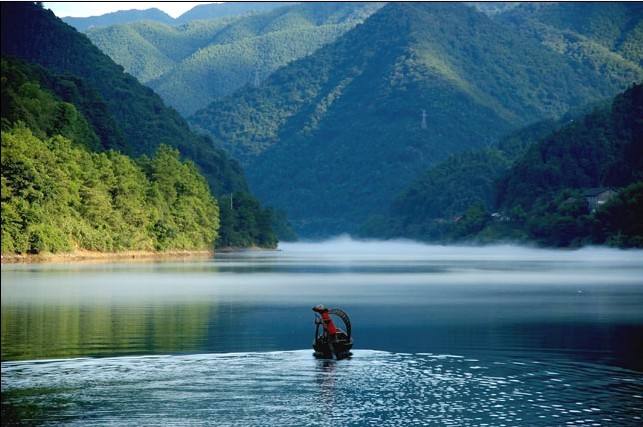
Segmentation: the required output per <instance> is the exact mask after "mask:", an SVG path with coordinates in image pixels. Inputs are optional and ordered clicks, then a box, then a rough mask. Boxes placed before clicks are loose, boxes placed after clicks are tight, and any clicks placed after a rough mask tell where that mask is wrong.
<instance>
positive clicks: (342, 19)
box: [86, 2, 382, 115]
mask: <svg viewBox="0 0 643 427" xmlns="http://www.w3.org/2000/svg"><path fill="white" fill-rule="evenodd" d="M278 4H279V5H281V7H279V8H276V9H274V7H275V4H272V7H271V8H270V9H273V10H269V11H265V10H264V12H263V13H258V12H253V13H246V14H241V15H235V16H231V17H226V18H221V17H217V18H210V19H203V17H205V16H212V14H211V13H210V14H208V13H205V12H207V11H215V10H217V9H219V8H221V7H223V6H226V4H223V5H216V6H215V5H202V6H197V7H196V8H194V9H193V10H192V11H190V12H188V13H186V15H189V16H193V17H194V18H193V20H190V21H188V22H186V23H184V24H182V25H178V26H177V25H175V24H174V23H165V22H157V21H154V20H138V21H136V22H131V23H123V24H118V25H111V26H107V27H95V28H89V29H87V31H86V34H87V36H88V37H89V38H90V40H91V41H92V42H93V43H94V44H95V45H96V46H98V47H99V48H100V49H101V50H102V51H103V52H105V53H106V54H107V55H109V56H110V57H111V58H112V59H114V61H116V62H117V63H119V64H120V65H122V66H123V67H124V68H125V71H127V72H128V73H130V74H132V75H133V76H135V77H136V78H137V79H138V80H139V81H140V82H142V83H144V84H145V85H147V86H149V87H150V88H152V89H153V90H154V91H155V92H157V93H158V94H159V95H161V97H162V98H163V100H164V101H165V102H166V103H167V104H168V105H170V106H172V107H174V108H176V109H177V110H178V111H179V112H180V113H182V114H184V115H189V114H192V113H194V112H195V111H197V110H199V109H201V108H203V107H205V106H207V105H208V104H209V103H211V102H212V101H213V100H215V99H216V98H218V97H221V96H225V95H229V94H231V93H232V92H233V91H235V90H236V89H238V88H239V87H241V86H243V85H245V84H253V85H254V84H259V83H260V82H261V81H263V80H264V79H266V78H267V77H268V76H269V75H270V74H271V73H272V72H273V71H275V70H276V69H278V68H279V67H282V66H284V65H286V64H287V63H288V62H290V61H293V60H295V59H298V58H301V57H304V56H307V55H309V54H311V53H313V52H314V51H315V50H317V49H318V48H319V47H320V46H322V45H324V44H326V43H329V42H332V41H333V40H335V39H336V38H337V37H338V36H340V35H341V34H343V33H344V32H346V31H348V30H349V29H351V28H353V27H354V26H355V25H357V24H359V23H361V22H362V21H363V20H364V19H366V18H367V17H368V16H369V15H370V14H372V13H373V12H375V11H376V10H377V9H379V8H380V7H381V6H382V3H354V2H336V3H301V4H290V3H278ZM241 6H244V7H248V8H249V7H251V6H252V5H245V4H242V3H231V4H229V7H228V8H229V9H230V8H232V9H239V8H240V7H241ZM266 8H267V6H266V5H264V6H263V9H266ZM197 17H198V19H196V18H197Z"/></svg>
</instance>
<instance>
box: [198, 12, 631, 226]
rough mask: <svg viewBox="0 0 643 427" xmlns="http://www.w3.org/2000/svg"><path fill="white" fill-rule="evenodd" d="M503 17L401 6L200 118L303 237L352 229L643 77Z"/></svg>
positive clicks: (217, 103)
mask: <svg viewBox="0 0 643 427" xmlns="http://www.w3.org/2000/svg"><path fill="white" fill-rule="evenodd" d="M622 7H625V6H622ZM516 9H518V8H517V7H516V8H513V9H510V10H509V11H507V12H505V13H509V12H511V11H514V10H516ZM502 16H503V13H497V14H492V15H486V14H483V13H480V12H478V11H476V10H475V9H474V8H471V7H468V6H466V5H464V4H461V3H420V2H417V3H416V2H393V3H389V4H387V5H386V6H385V7H383V8H382V9H380V10H379V11H378V12H376V13H374V14H373V15H371V16H370V17H369V18H368V19H367V20H366V21H365V22H364V23H363V24H362V25H359V26H357V27H355V28H354V29H352V30H351V31H349V32H347V33H346V34H344V35H343V36H341V37H340V38H339V39H337V40H336V41H335V42H333V43H332V44H329V45H327V46H324V47H323V48H321V49H319V50H318V51H316V52H315V53H314V54H313V55H311V56H309V57H306V58H303V59H300V60H297V61H294V62H292V63H291V64H289V65H287V66H286V67H284V68H281V69H279V70H277V71H276V72H275V73H274V74H272V75H271V76H270V77H269V78H268V79H267V80H266V81H265V82H263V83H262V84H261V86H259V87H246V88H244V89H241V90H239V91H238V92H236V93H235V94H234V95H232V96H230V97H228V98H224V99H220V100H217V101H215V102H214V103H213V104H211V105H210V106H208V107H207V108H206V109H203V110H201V111H199V112H197V113H195V114H194V115H193V116H191V117H190V118H189V121H190V123H191V124H193V125H194V127H195V128H197V129H200V130H203V131H205V132H208V134H209V135H211V136H212V137H213V139H214V141H215V143H217V144H218V146H220V147H222V148H224V149H225V150H226V151H228V152H229V153H231V154H232V155H233V156H235V157H236V158H238V159H240V160H241V161H242V162H243V163H244V165H245V167H246V170H247V175H248V178H249V180H250V182H251V186H252V188H253V189H254V191H256V192H257V194H258V195H259V197H261V198H262V200H264V201H266V202H268V203H270V204H272V205H275V206H283V207H285V208H286V210H287V212H288V214H289V216H290V218H291V219H292V221H293V223H294V224H295V225H296V227H297V228H298V231H299V232H300V233H302V234H303V235H308V236H324V235H329V234H335V233H341V232H353V231H355V230H356V229H357V228H359V225H360V224H361V223H363V222H364V221H365V220H366V218H368V217H369V216H370V215H372V214H376V213H378V212H382V211H383V210H384V209H385V207H386V206H388V204H389V203H390V201H391V200H392V199H393V197H394V196H395V195H396V194H398V193H399V192H400V191H401V190H402V189H404V188H405V187H406V186H408V185H409V184H410V183H411V182H413V180H415V179H416V178H417V177H418V176H419V175H420V174H421V173H422V172H423V171H425V170H426V169H427V168H428V167H429V166H430V165H431V164H433V163H435V162H436V161H439V160H442V159H444V158H446V157H447V156H448V155H449V154H451V153H454V152H458V151H461V150H467V149H471V148H477V147H478V148H479V147H484V146H486V145H488V144H489V143H491V142H493V141H495V140H497V139H499V138H500V137H501V136H502V135H504V134H506V133H507V132H509V131H512V130H515V129H518V128H520V127H522V126H525V125H527V124H529V123H533V122H535V121H537V120H541V119H544V118H549V117H558V116H561V115H562V114H564V113H565V112H566V111H567V110H569V109H570V108H573V107H576V106H579V105H582V104H583V103H587V102H592V101H595V100H597V99H603V98H606V97H609V96H613V95H614V94H615V93H617V92H618V91H619V90H623V89H624V88H625V87H627V85H629V84H631V83H632V82H633V81H640V80H641V79H642V78H643V70H642V69H641V67H639V66H637V65H636V64H635V63H633V62H632V61H624V60H621V59H622V56H621V55H619V54H618V52H613V51H609V50H608V56H610V55H611V56H612V57H613V58H614V60H613V61H608V60H604V59H603V60H602V62H603V63H604V64H609V68H605V67H596V66H595V63H588V62H585V61H583V59H582V58H578V57H573V56H572V55H569V54H566V52H560V51H557V50H555V49H552V47H551V46H549V45H547V44H545V43H543V42H542V40H540V39H538V38H537V37H534V35H533V33H529V32H526V33H522V32H521V31H518V30H517V29H516V26H515V24H513V23H512V22H510V21H509V22H507V21H503V20H502V19H501V18H500V17H502ZM561 16H566V17H567V19H577V17H576V16H574V15H573V14H571V13H569V14H562V15H561ZM634 38H636V36H634ZM642 41H643V39H642Z"/></svg>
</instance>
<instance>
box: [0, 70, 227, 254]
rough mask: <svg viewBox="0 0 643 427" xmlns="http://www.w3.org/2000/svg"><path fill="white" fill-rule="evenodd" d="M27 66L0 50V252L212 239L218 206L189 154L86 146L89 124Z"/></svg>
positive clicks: (169, 246) (183, 244)
mask: <svg viewBox="0 0 643 427" xmlns="http://www.w3.org/2000/svg"><path fill="white" fill-rule="evenodd" d="M30 72H31V70H30V69H29V67H27V66H26V65H23V64H20V63H17V62H13V61H7V60H5V59H2V111H3V115H2V163H1V165H2V199H1V200H2V226H1V229H2V253H41V252H54V253H55V252H71V251H74V250H77V249H84V250H92V251H101V252H118V251H125V250H155V251H159V250H161V251H167V250H176V249H189V250H195V249H205V250H212V249H213V247H214V243H215V240H216V238H217V235H218V233H217V232H218V229H219V209H218V205H217V201H216V199H215V198H214V197H213V196H212V194H211V193H210V189H209V187H208V184H207V182H206V181H205V178H204V177H203V175H201V174H200V173H199V171H198V169H197V168H196V166H195V165H194V163H192V162H190V161H181V159H180V157H179V153H178V151H176V150H175V149H172V148H170V147H168V146H160V147H159V149H158V151H157V152H156V153H155V155H154V156H153V157H151V158H149V157H147V156H143V157H142V158H140V159H139V160H138V161H134V160H132V159H131V158H130V157H127V156H125V155H123V154H120V153H119V152H117V151H114V150H108V151H103V152H100V153H99V152H94V151H91V150H90V149H91V148H93V147H94V146H95V145H96V143H97V141H98V138H97V136H96V134H95V132H94V131H93V128H92V126H91V124H89V123H88V122H87V120H85V117H84V116H83V114H82V113H81V112H80V111H78V109H76V107H75V106H74V104H70V103H67V102H64V101H62V100H60V99H58V98H56V97H55V96H54V95H52V94H51V93H49V92H46V91H45V90H43V89H42V88H41V87H40V85H39V83H38V82H37V81H33V80H28V76H29V75H30V74H31V73H30ZM40 72H41V73H44V72H45V71H43V70H40ZM5 111H7V112H11V114H7V115H5V114H4V112H5Z"/></svg>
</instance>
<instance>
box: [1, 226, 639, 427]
mask: <svg viewBox="0 0 643 427" xmlns="http://www.w3.org/2000/svg"><path fill="white" fill-rule="evenodd" d="M1 279H2V282H1V283H2V348H1V351H2V424H3V425H9V424H23V425H25V424H26V425H60V424H64V425H79V426H80V425H83V426H84V425H164V426H165V425H221V426H228V425H230V426H233V425H239V426H265V425H279V426H282V425H292V426H301V425H314V426H317V425H319V426H326V425H329V426H330V425H333V426H334V425H354V426H361V425H365V426H368V425H373V426H387V425H390V426H399V425H413V426H415V425H435V426H482V425H490V426H503V425H506V426H516V425H529V426H552V425H566V426H569V425H605V426H614V425H619V426H634V425H641V424H642V423H643V420H642V419H643V351H642V350H641V347H642V345H641V343H642V342H643V251H622V250H612V249H604V248H587V249H581V250H575V251H556V250H540V249H533V248H524V247H514V246H499V247H443V246H428V245H422V244H417V243H412V242H369V241H366V242H359V241H353V240H351V239H348V238H338V239H334V240H331V241H328V242H323V243H290V244H282V245H280V250H279V251H266V252H242V253H232V254H217V255H216V256H215V257H214V258H213V259H191V260H181V261H147V262H142V261H141V262H100V263H99V262H94V263H92V262H85V263H72V264H64V263H63V264H20V265H3V266H2V278H1ZM316 304H324V305H326V306H328V307H336V308H341V309H343V310H345V311H346V312H347V313H348V314H349V316H350V318H351V323H352V330H353V337H354V340H355V346H354V351H353V357H352V358H350V359H347V360H339V361H336V360H318V359H315V358H314V357H313V355H312V348H311V343H312V339H313V334H314V329H315V325H314V313H313V312H312V310H311V307H312V306H314V305H316ZM340 326H341V324H340Z"/></svg>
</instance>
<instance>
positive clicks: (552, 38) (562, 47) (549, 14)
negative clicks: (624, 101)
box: [498, 2, 643, 78]
mask: <svg viewBox="0 0 643 427" xmlns="http://www.w3.org/2000/svg"><path fill="white" fill-rule="evenodd" d="M642 18H643V3H641V2H606V3H600V2H599V3H596V2H589V3H588V2H557V3H529V2H526V3H522V4H519V6H517V7H515V8H512V9H510V10H508V11H506V12H505V13H502V14H500V15H498V19H500V20H502V21H503V22H505V23H507V24H509V25H512V26H513V27H514V28H515V30H516V31H519V32H521V33H523V34H525V35H529V36H532V37H534V38H536V39H537V40H539V41H540V42H541V43H543V44H544V45H546V46H548V47H550V48H551V49H553V50H555V51H557V52H560V53H563V54H564V55H566V56H568V57H570V58H573V59H574V60H575V61H576V62H577V63H579V64H580V63H585V64H589V65H591V66H592V67H594V68H596V69H602V70H604V71H606V72H615V71H616V70H617V69H619V68H620V69H623V70H627V69H628V68H629V69H630V70H631V71H630V72H631V73H632V77H633V78H634V77H636V76H637V75H638V74H637V73H638V70H640V67H641V66H643V44H642V43H641V38H643V21H642Z"/></svg>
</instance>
